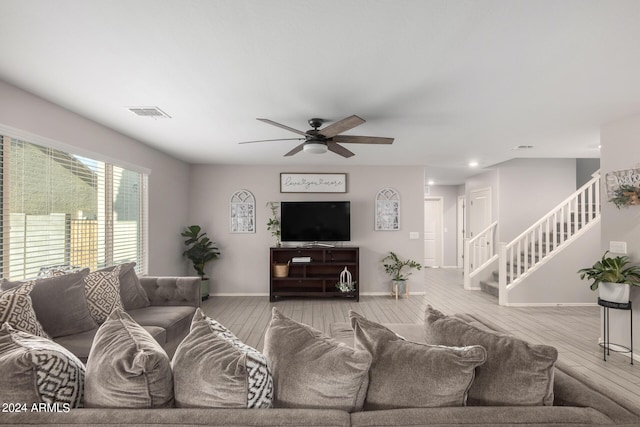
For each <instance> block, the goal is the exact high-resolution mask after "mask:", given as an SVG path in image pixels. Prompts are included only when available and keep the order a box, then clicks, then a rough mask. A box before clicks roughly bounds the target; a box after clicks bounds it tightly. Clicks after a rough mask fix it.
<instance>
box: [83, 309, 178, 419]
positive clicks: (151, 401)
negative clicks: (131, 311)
mask: <svg viewBox="0 0 640 427" xmlns="http://www.w3.org/2000/svg"><path fill="white" fill-rule="evenodd" d="M85 406H86V407H88V408H166V407H172V406H173V376H172V374H171V362H170V360H169V357H168V356H167V353H166V352H165V351H164V349H163V348H162V347H160V344H158V343H157V342H156V340H155V339H153V337H152V336H151V334H149V332H147V331H146V330H145V329H144V328H143V327H142V326H140V325H139V324H137V323H136V322H135V321H134V320H133V319H132V318H131V317H130V316H129V315H128V314H127V313H125V312H123V311H121V310H116V311H114V312H113V313H111V314H110V315H109V317H108V318H107V320H106V322H104V323H103V324H102V325H101V326H100V328H99V329H98V332H96V336H95V338H94V339H93V346H92V347H91V351H90V352H89V357H88V359H87V375H86V381H85Z"/></svg>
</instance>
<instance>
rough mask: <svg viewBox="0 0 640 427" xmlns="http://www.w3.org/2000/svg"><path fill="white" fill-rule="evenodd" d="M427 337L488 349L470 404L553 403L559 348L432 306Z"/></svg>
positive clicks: (474, 384)
mask: <svg viewBox="0 0 640 427" xmlns="http://www.w3.org/2000/svg"><path fill="white" fill-rule="evenodd" d="M425 339H426V341H427V342H429V343H433V344H442V345H472V344H478V345H481V346H483V347H484V348H485V349H486V350H487V361H486V363H485V364H484V365H482V366H480V367H479V368H478V370H477V373H476V380H475V381H474V383H473V385H472V386H471V390H470V391H469V404H473V405H487V406H499V405H504V406H535V405H538V406H541V405H553V375H554V367H555V363H556V360H557V359H558V351H557V350H556V349H555V348H554V347H551V346H547V345H533V344H529V343H528V342H526V341H523V340H520V339H518V338H515V337H512V336H509V335H506V334H502V333H499V332H495V331H490V330H487V329H486V328H479V327H477V326H474V325H471V324H469V323H467V322H465V321H463V320H460V319H458V318H455V317H449V316H446V315H444V314H442V313H441V312H440V311H438V310H436V309H434V308H433V307H431V306H428V307H427V311H426V313H425Z"/></svg>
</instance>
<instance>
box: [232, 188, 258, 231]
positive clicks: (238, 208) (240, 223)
mask: <svg viewBox="0 0 640 427" xmlns="http://www.w3.org/2000/svg"><path fill="white" fill-rule="evenodd" d="M229 210H230V212H229V215H230V219H231V222H230V227H231V232H232V233H255V232H256V199H255V197H253V194H251V192H250V191H249V190H239V191H236V192H235V193H233V194H232V195H231V200H230V206H229Z"/></svg>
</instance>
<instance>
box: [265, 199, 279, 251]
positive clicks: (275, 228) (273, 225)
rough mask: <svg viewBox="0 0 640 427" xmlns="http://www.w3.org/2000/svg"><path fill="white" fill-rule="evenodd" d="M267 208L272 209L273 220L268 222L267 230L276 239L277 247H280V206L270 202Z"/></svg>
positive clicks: (270, 219)
mask: <svg viewBox="0 0 640 427" xmlns="http://www.w3.org/2000/svg"><path fill="white" fill-rule="evenodd" d="M267 206H268V207H269V209H271V218H269V221H267V230H269V231H270V232H271V235H272V236H273V237H275V238H276V247H280V218H278V207H279V206H280V204H279V203H277V202H269V203H267Z"/></svg>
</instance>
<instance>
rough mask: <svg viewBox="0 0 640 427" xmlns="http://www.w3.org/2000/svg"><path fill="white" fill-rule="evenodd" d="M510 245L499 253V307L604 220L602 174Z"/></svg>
mask: <svg viewBox="0 0 640 427" xmlns="http://www.w3.org/2000/svg"><path fill="white" fill-rule="evenodd" d="M592 177H593V178H591V180H589V181H588V182H587V183H586V184H584V185H583V186H582V187H580V188H579V189H578V190H576V192H575V193H573V194H572V195H570V196H569V197H568V198H567V199H565V200H564V201H563V202H561V203H560V204H558V205H557V206H556V207H555V208H553V209H552V210H551V211H549V213H548V214H546V215H545V216H543V217H542V218H541V219H540V220H538V221H537V222H536V223H535V224H533V225H532V226H531V227H529V228H528V229H526V230H525V231H524V232H523V233H522V234H520V235H519V236H518V237H516V238H515V239H513V240H512V241H511V242H510V243H502V242H501V243H500V244H499V250H498V258H499V261H498V283H499V289H500V294H499V295H500V296H499V303H500V305H505V304H506V303H507V302H508V292H509V290H510V289H512V288H513V287H514V286H516V285H517V283H519V282H520V281H521V280H522V279H523V278H524V277H525V276H526V275H527V274H528V273H529V272H530V271H531V269H533V268H534V267H536V266H537V265H539V264H540V263H541V262H542V261H543V260H544V259H545V258H547V257H548V256H549V255H550V254H551V253H552V252H553V251H555V250H556V249H558V248H559V247H561V246H562V245H563V244H565V243H566V242H567V241H568V240H569V239H571V238H572V237H573V236H574V235H575V234H576V233H577V232H578V231H580V230H581V229H583V228H584V227H585V226H586V225H588V224H590V223H591V222H593V221H594V220H596V219H597V218H599V217H600V172H599V171H598V172H596V173H594V174H593V175H592Z"/></svg>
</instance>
